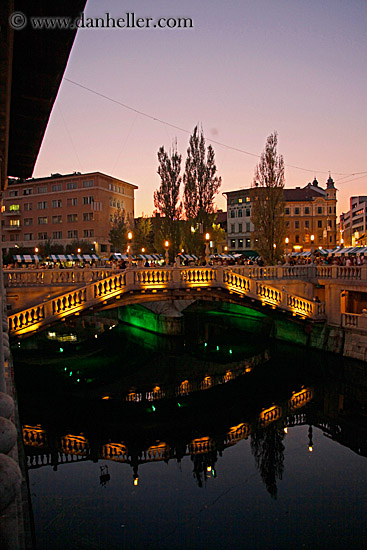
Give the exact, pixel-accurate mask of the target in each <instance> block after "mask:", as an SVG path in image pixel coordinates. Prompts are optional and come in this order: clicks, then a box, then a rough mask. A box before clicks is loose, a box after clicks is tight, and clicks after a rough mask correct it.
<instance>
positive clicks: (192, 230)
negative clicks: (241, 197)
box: [183, 126, 222, 251]
mask: <svg viewBox="0 0 367 550" xmlns="http://www.w3.org/2000/svg"><path fill="white" fill-rule="evenodd" d="M216 172H217V167H216V164H215V154H214V149H213V147H212V146H211V145H209V146H208V148H207V149H206V148H205V137H204V133H203V130H202V128H201V129H200V130H199V129H198V127H197V126H195V128H194V132H193V134H192V135H191V136H190V141H189V147H188V149H187V158H186V165H185V173H184V176H183V183H184V207H185V213H186V218H187V220H188V224H187V225H188V228H187V231H186V236H185V237H186V238H185V240H186V243H188V246H189V247H190V249H191V250H192V251H194V250H193V249H195V250H196V251H199V249H200V247H201V246H202V240H203V233H205V232H206V231H210V229H211V226H212V224H213V222H214V219H215V213H214V198H215V195H216V194H217V193H218V191H219V188H220V186H221V183H222V178H221V177H218V176H217V175H216Z"/></svg>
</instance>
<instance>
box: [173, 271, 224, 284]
mask: <svg viewBox="0 0 367 550" xmlns="http://www.w3.org/2000/svg"><path fill="white" fill-rule="evenodd" d="M216 280H217V270H216V269H213V268H211V267H196V268H187V269H182V268H181V269H180V281H181V282H182V283H186V284H189V285H194V284H198V285H199V284H209V283H214V282H215V281H216Z"/></svg>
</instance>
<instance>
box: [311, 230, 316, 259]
mask: <svg viewBox="0 0 367 550" xmlns="http://www.w3.org/2000/svg"><path fill="white" fill-rule="evenodd" d="M314 241H315V235H311V265H313V255H314V250H313V243H314Z"/></svg>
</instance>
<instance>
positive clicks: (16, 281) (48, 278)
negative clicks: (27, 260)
mask: <svg viewBox="0 0 367 550" xmlns="http://www.w3.org/2000/svg"><path fill="white" fill-rule="evenodd" d="M110 276H111V269H108V268H84V269H81V268H78V269H4V284H5V288H12V287H23V286H53V285H55V286H56V285H73V284H83V283H88V282H90V281H98V280H100V279H105V278H106V277H110Z"/></svg>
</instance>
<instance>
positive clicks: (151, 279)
mask: <svg viewBox="0 0 367 550" xmlns="http://www.w3.org/2000/svg"><path fill="white" fill-rule="evenodd" d="M171 282H172V271H171V270H167V269H147V270H142V269H139V270H135V271H134V283H135V284H137V285H139V286H140V285H167V284H168V283H171Z"/></svg>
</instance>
